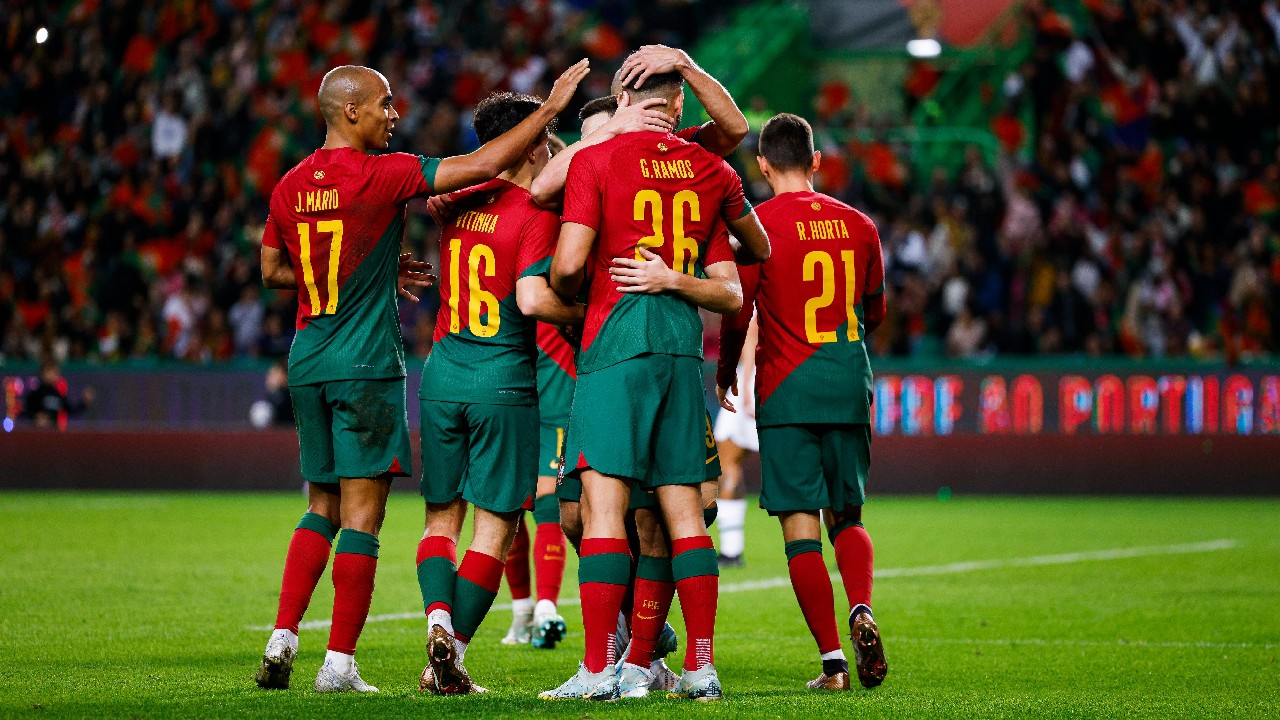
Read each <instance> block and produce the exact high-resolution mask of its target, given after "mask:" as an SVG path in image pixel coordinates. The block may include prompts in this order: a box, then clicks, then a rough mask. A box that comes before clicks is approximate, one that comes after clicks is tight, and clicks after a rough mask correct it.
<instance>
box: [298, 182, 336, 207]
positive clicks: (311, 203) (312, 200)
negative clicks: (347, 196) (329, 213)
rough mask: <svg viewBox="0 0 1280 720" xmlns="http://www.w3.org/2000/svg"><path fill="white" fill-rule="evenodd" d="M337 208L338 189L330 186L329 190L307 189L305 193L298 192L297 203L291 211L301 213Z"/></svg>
mask: <svg viewBox="0 0 1280 720" xmlns="http://www.w3.org/2000/svg"><path fill="white" fill-rule="evenodd" d="M303 195H305V196H306V199H305V200H303ZM337 209H338V190H337V188H331V189H329V190H308V191H307V192H305V193H298V204H297V206H296V207H295V208H294V209H293V211H294V212H300V213H301V212H318V211H320V210H337Z"/></svg>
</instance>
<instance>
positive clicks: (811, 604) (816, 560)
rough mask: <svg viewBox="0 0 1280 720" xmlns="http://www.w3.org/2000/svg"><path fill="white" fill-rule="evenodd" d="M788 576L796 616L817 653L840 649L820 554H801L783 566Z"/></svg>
mask: <svg viewBox="0 0 1280 720" xmlns="http://www.w3.org/2000/svg"><path fill="white" fill-rule="evenodd" d="M787 569H788V570H789V571H790V574H791V589H792V590H795V592H796V600H799V601H800V612H802V613H804V621H805V623H807V624H808V625H809V632H811V633H813V639H814V641H816V642H817V643H818V652H820V653H829V652H831V651H832V650H839V649H840V631H839V630H837V629H836V611H835V592H834V591H833V590H832V589H831V576H830V575H828V574H827V565H826V563H824V562H823V561H822V553H821V552H802V553H800V554H799V555H796V556H795V557H793V558H791V560H790V561H789V562H788V563H787Z"/></svg>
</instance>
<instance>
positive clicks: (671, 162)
mask: <svg viewBox="0 0 1280 720" xmlns="http://www.w3.org/2000/svg"><path fill="white" fill-rule="evenodd" d="M749 209H750V205H749V204H747V203H746V200H745V198H744V197H743V195H742V182H741V180H740V179H739V178H738V176H737V173H735V172H734V171H733V169H732V168H730V167H729V166H728V164H727V163H725V162H724V160H723V159H722V158H720V157H719V156H717V155H714V154H712V153H710V152H707V151H706V150H704V149H703V148H702V147H701V146H699V145H696V144H693V143H690V142H687V141H685V140H682V139H680V138H678V137H676V136H675V135H671V134H668V133H652V132H636V133H626V134H623V135H620V136H618V137H616V138H614V139H612V140H609V141H607V142H604V143H600V144H598V145H595V146H592V147H589V148H586V149H584V150H582V151H580V152H579V153H578V154H577V155H575V156H574V159H573V162H572V166H571V168H570V173H569V179H568V181H567V183H566V188H565V211H564V216H563V219H564V221H565V222H577V223H580V224H584V225H588V226H590V227H593V228H595V229H596V230H597V232H598V234H597V239H596V244H595V248H594V250H593V252H592V256H591V258H590V260H589V262H588V266H587V272H588V276H589V277H590V281H591V284H590V289H589V297H588V300H587V319H586V326H585V329H584V332H583V342H582V353H581V355H580V356H579V367H578V369H579V371H580V372H584V373H585V372H591V371H593V370H597V369H600V368H602V367H607V366H608V365H611V364H613V363H616V362H620V361H622V360H626V359H628V358H630V357H635V356H637V355H641V354H645V353H664V354H671V355H692V356H695V357H701V356H702V321H701V319H700V318H699V316H698V312H697V309H696V308H695V307H694V306H693V305H692V304H690V303H688V302H686V301H685V300H683V299H680V298H678V297H676V296H675V295H671V294H661V295H647V294H623V293H619V292H618V291H617V289H616V287H615V284H614V283H613V282H612V281H611V280H610V279H609V268H610V267H611V266H612V264H613V259H614V258H620V257H634V258H637V259H641V257H640V248H647V249H648V250H649V251H650V252H653V253H655V254H656V255H658V256H659V257H661V258H662V260H663V262H664V263H666V264H667V266H668V267H672V268H675V269H676V270H678V271H680V272H683V273H686V274H689V275H694V274H696V273H697V272H698V270H699V268H700V267H702V266H705V265H710V264H713V263H715V262H719V261H724V260H730V259H732V257H731V251H730V249H729V247H728V244H727V243H723V244H722V245H723V246H721V244H719V243H716V242H714V239H715V237H716V235H717V232H716V230H717V228H718V227H719V226H720V225H721V224H722V223H723V222H724V221H725V220H735V219H737V218H739V217H741V216H742V215H744V214H746V212H747V210H749Z"/></svg>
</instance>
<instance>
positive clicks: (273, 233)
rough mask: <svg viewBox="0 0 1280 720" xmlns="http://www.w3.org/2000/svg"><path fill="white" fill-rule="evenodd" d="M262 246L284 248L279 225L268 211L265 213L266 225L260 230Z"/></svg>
mask: <svg viewBox="0 0 1280 720" xmlns="http://www.w3.org/2000/svg"><path fill="white" fill-rule="evenodd" d="M262 247H269V248H275V249H276V250H283V249H284V241H282V240H281V239H280V226H279V225H277V224H276V219H275V217H274V216H272V215H271V213H270V212H268V213H267V225H266V227H265V228H263V230H262Z"/></svg>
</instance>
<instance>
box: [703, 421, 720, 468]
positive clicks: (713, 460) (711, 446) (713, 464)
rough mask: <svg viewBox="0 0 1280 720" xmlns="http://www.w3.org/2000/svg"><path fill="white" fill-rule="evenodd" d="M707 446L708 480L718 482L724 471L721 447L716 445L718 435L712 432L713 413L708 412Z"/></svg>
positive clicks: (705, 440) (705, 441)
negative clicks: (721, 466)
mask: <svg viewBox="0 0 1280 720" xmlns="http://www.w3.org/2000/svg"><path fill="white" fill-rule="evenodd" d="M703 442H704V443H706V446H707V472H706V475H705V476H704V477H705V479H707V480H717V479H719V478H720V476H721V475H723V474H724V471H723V470H721V469H720V447H719V446H718V445H717V444H716V434H715V433H714V432H713V431H712V430H711V411H710V410H708V411H707V435H706V438H704V440H703Z"/></svg>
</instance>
